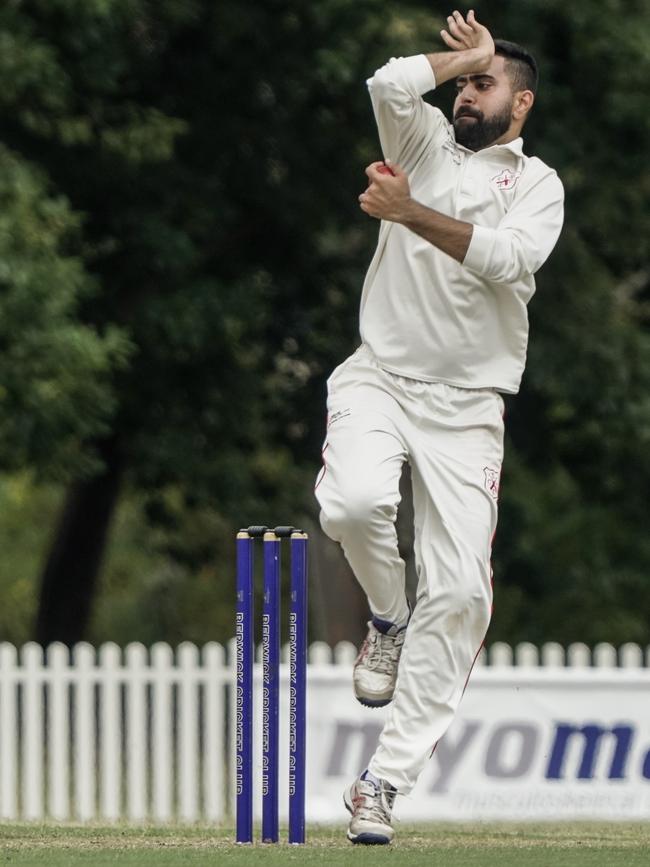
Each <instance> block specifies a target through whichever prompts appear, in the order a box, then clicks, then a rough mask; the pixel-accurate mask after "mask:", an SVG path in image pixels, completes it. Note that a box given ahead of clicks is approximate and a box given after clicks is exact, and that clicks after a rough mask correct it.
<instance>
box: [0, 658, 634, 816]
mask: <svg viewBox="0 0 650 867" xmlns="http://www.w3.org/2000/svg"><path fill="white" fill-rule="evenodd" d="M233 651H234V646H233V645H232V644H231V645H229V647H228V648H224V647H222V646H221V645H219V644H216V643H210V644H206V645H204V646H203V647H201V648H198V647H196V646H195V645H193V644H190V643H183V644H181V645H180V646H179V647H178V648H176V650H174V649H172V648H171V647H170V646H169V645H167V644H162V643H160V644H155V645H153V646H152V647H151V648H150V649H147V648H146V647H144V646H143V645H142V644H131V645H129V646H128V647H126V648H125V649H124V651H122V650H121V649H120V648H119V647H118V646H117V645H115V644H104V645H102V646H101V647H100V648H98V649H97V650H96V649H95V648H94V647H92V646H90V645H89V644H79V645H77V646H76V647H75V648H74V649H73V651H72V652H70V651H69V650H68V649H67V648H66V647H65V646H63V645H60V644H53V645H51V646H50V647H48V648H47V651H46V652H45V653H44V652H43V649H42V648H41V647H40V646H39V645H36V644H26V645H25V646H24V647H22V648H21V649H20V650H18V649H16V648H15V647H14V646H13V645H10V644H6V643H3V644H0V819H1V820H14V819H25V820H40V819H46V818H50V819H55V820H68V819H72V820H78V821H82V822H83V821H89V820H97V819H101V820H104V821H115V820H118V819H121V820H124V819H126V820H129V821H131V822H141V821H155V822H169V821H180V822H194V821H198V820H204V821H211V822H213V821H220V820H223V819H224V818H225V817H227V816H229V815H231V812H232V811H231V806H232V805H231V792H230V779H231V775H230V768H231V766H232V755H231V753H232V748H231V744H232V741H231V736H232V728H233V727H232V701H231V700H230V698H231V687H232V684H233V682H234V668H233V665H234V652H233ZM286 653H287V650H286V648H285V662H286ZM355 655H356V648H355V647H354V646H353V645H352V644H349V643H346V642H343V643H341V644H339V645H337V646H336V647H335V648H334V649H331V648H330V647H329V646H327V645H325V644H323V643H315V644H313V645H312V646H311V648H310V651H309V662H310V672H309V676H315V677H328V676H331V674H337V675H339V674H340V668H338V669H335V668H334V667H335V666H342V665H343V666H348V667H349V666H350V665H351V662H352V660H353V659H354V657H355ZM482 666H483V667H485V666H487V667H489V668H507V667H512V666H516V667H525V668H531V667H538V668H539V667H544V668H554V669H557V668H563V667H568V668H573V669H575V668H581V667H597V668H616V667H623V668H637V669H638V668H647V667H650V648H646V649H643V648H641V647H639V646H638V645H635V644H626V645H623V646H622V647H620V648H618V649H617V648H615V647H613V646H611V645H608V644H600V645H598V646H596V647H595V648H594V649H593V651H592V650H591V649H590V648H588V647H587V646H586V645H584V644H578V643H576V644H572V645H570V646H569V647H568V648H566V649H565V648H563V647H562V646H560V645H558V644H554V643H549V644H544V645H543V646H542V647H541V648H538V647H536V646H534V645H532V644H527V643H524V644H520V645H518V646H517V647H514V648H512V647H510V646H509V645H505V644H494V645H492V646H491V647H490V648H489V649H488V650H487V651H483V653H482V654H481V657H480V658H479V669H480V668H481V667H482ZM477 675H478V676H479V677H480V674H479V673H477ZM477 675H475V676H477Z"/></svg>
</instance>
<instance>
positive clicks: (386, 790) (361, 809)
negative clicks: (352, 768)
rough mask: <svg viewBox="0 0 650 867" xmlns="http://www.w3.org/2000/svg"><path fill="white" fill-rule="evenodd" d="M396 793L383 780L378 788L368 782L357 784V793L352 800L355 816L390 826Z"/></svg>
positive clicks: (361, 781) (362, 781)
mask: <svg viewBox="0 0 650 867" xmlns="http://www.w3.org/2000/svg"><path fill="white" fill-rule="evenodd" d="M395 794H396V792H395V791H394V789H393V788H392V787H391V786H389V785H388V784H387V783H386V782H385V781H384V780H382V781H381V784H380V786H379V788H378V787H377V786H375V784H374V783H372V782H371V781H370V780H359V781H358V782H357V793H356V794H355V796H354V797H353V798H352V806H353V807H354V813H355V816H359V817H360V818H362V819H372V820H375V821H379V822H381V823H382V824H386V825H390V821H391V816H390V814H391V811H392V809H393V803H394V801H395Z"/></svg>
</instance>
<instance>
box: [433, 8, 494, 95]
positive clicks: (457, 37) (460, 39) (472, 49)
mask: <svg viewBox="0 0 650 867" xmlns="http://www.w3.org/2000/svg"><path fill="white" fill-rule="evenodd" d="M447 26H448V27H449V31H447V30H441V31H440V35H441V36H442V39H443V41H444V43H445V45H448V46H449V48H451V51H443V52H439V53H437V54H427V60H428V61H429V63H430V64H431V69H432V70H433V74H434V75H435V77H436V84H437V85H438V86H440V85H441V84H442V83H443V82H445V81H449V80H450V79H451V78H458V76H459V75H465V74H467V73H468V72H484V71H485V70H486V69H487V68H488V66H489V65H490V63H491V62H492V58H493V57H494V41H493V39H492V36H491V35H490V31H489V30H488V29H487V27H484V26H483V25H482V24H479V23H478V21H477V20H476V17H475V15H474V10H473V9H470V10H469V12H468V13H467V20H466V21H465V20H464V19H463V16H462V15H461V14H460V12H457V11H456V12H453V13H452V14H451V15H448V16H447Z"/></svg>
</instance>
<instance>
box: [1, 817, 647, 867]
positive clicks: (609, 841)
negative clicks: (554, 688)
mask: <svg viewBox="0 0 650 867" xmlns="http://www.w3.org/2000/svg"><path fill="white" fill-rule="evenodd" d="M396 832H397V836H396V838H395V842H394V844H393V845H392V846H383V847H357V846H352V845H350V844H349V843H348V842H347V840H346V839H345V834H344V831H343V828H342V827H341V828H338V827H336V828H335V827H329V826H328V827H316V828H310V829H309V835H308V843H307V845H306V846H288V845H287V844H286V843H282V844H280V845H279V846H270V845H262V844H259V843H256V844H255V845H253V846H237V845H236V844H235V843H234V840H233V835H232V831H231V830H227V829H220V828H214V827H189V828H188V827H183V828H180V827H177V826H173V827H169V828H153V827H145V828H133V827H127V826H121V825H116V826H113V827H105V826H96V827H95V826H84V827H79V826H74V825H36V824H30V825H28V824H22V825H0V865H5V864H8V865H33V867H45V865H48V867H76V865H92V867H104V865H115V864H118V865H125V867H130V865H133V867H154V865H161V867H186V865H187V867H193V865H206V867H207V865H217V864H218V865H225V867H231V865H232V867H238V865H247V864H253V865H254V864H264V865H286V864H292V863H293V864H300V865H302V864H305V863H310V864H333V865H356V864H361V865H365V864H372V865H375V867H376V865H378V864H380V865H381V864H384V863H386V864H390V865H391V867H394V865H402V864H404V865H411V864H414V865H427V867H443V865H444V867H465V865H467V867H520V865H531V867H536V865H538V867H583V865H584V867H592V865H598V867H619V865H620V867H637V865H638V867H641V865H643V867H646V865H647V864H648V863H650V854H649V853H650V823H648V824H642V823H634V824H633V823H620V824H619V823H609V824H605V823H592V824H587V823H580V824H575V823H570V824H569V823H567V824H550V823H549V824H540V823H538V824H526V825H523V824H518V825H514V824H513V825H507V824H476V825H449V824H445V825H419V826H414V825H398V826H397V829H396Z"/></svg>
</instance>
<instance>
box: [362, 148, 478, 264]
mask: <svg viewBox="0 0 650 867" xmlns="http://www.w3.org/2000/svg"><path fill="white" fill-rule="evenodd" d="M366 174H367V175H368V178H369V180H370V186H369V187H368V189H367V190H366V191H365V193H361V195H360V196H359V204H360V205H361V210H362V211H365V212H366V214H370V216H371V217H376V218H377V219H378V220H389V221H390V222H392V223H401V224H402V225H403V226H406V228H407V229H410V230H411V231H412V232H415V234H416V235H419V236H420V237H421V238H424V239H425V240H426V241H428V242H429V243H430V244H433V246H434V247H437V248H438V249H439V250H442V251H443V253H446V254H447V255H448V256H451V257H452V258H453V259H456V261H457V262H463V260H464V259H465V256H466V255H467V250H468V248H469V242H470V241H471V239H472V232H473V231H474V227H473V226H472V224H471V223H465V222H462V221H461V220H455V219H454V218H453V217H447V216H446V215H445V214H441V213H440V212H439V211H434V210H433V208H427V207H426V206H425V205H421V204H420V202H416V201H415V199H412V198H411V188H410V186H409V179H408V177H407V175H406V172H404V170H403V169H401V168H400V167H399V166H398V165H395V163H390V165H388V164H387V163H382V162H378V163H370V165H369V166H368V168H367V169H366Z"/></svg>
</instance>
